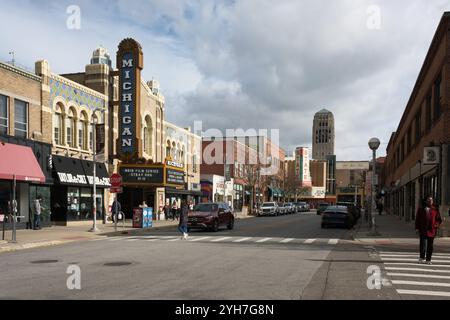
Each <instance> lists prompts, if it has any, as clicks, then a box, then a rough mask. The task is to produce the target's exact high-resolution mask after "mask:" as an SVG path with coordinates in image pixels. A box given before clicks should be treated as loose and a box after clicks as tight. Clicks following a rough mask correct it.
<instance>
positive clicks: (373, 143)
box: [369, 138, 380, 235]
mask: <svg viewBox="0 0 450 320" xmlns="http://www.w3.org/2000/svg"><path fill="white" fill-rule="evenodd" d="M379 147H380V140H379V139H378V138H372V139H370V140H369V148H370V150H372V161H373V162H372V192H371V193H372V194H371V198H372V199H371V202H372V204H371V207H370V217H371V220H372V233H373V235H375V233H376V231H375V215H374V212H375V210H376V204H375V168H376V161H377V159H376V157H377V149H378V148H379Z"/></svg>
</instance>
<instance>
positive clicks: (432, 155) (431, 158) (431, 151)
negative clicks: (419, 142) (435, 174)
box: [423, 147, 440, 165]
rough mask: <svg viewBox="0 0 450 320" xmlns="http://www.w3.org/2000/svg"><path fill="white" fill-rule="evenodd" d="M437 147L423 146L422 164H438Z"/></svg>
mask: <svg viewBox="0 0 450 320" xmlns="http://www.w3.org/2000/svg"><path fill="white" fill-rule="evenodd" d="M439 155H440V148H439V147H425V148H423V164H424V165H430V164H439Z"/></svg>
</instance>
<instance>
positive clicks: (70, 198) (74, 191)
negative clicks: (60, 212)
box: [67, 188, 81, 221]
mask: <svg viewBox="0 0 450 320" xmlns="http://www.w3.org/2000/svg"><path fill="white" fill-rule="evenodd" d="M67 220H68V221H74V220H81V213H80V190H79V189H78V188H68V189H67Z"/></svg>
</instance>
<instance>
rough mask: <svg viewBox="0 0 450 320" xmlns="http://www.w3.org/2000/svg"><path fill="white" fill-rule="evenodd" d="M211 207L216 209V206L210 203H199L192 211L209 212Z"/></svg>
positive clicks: (211, 209)
mask: <svg viewBox="0 0 450 320" xmlns="http://www.w3.org/2000/svg"><path fill="white" fill-rule="evenodd" d="M213 206H214V207H217V205H214V204H212V203H200V204H198V205H196V206H195V207H194V211H199V212H210V211H213Z"/></svg>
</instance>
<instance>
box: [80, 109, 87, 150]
mask: <svg viewBox="0 0 450 320" xmlns="http://www.w3.org/2000/svg"><path fill="white" fill-rule="evenodd" d="M88 124H89V121H88V116H87V114H86V112H82V113H81V116H80V119H79V121H78V148H80V149H82V150H87V149H88V147H87V144H86V137H87V132H88Z"/></svg>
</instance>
